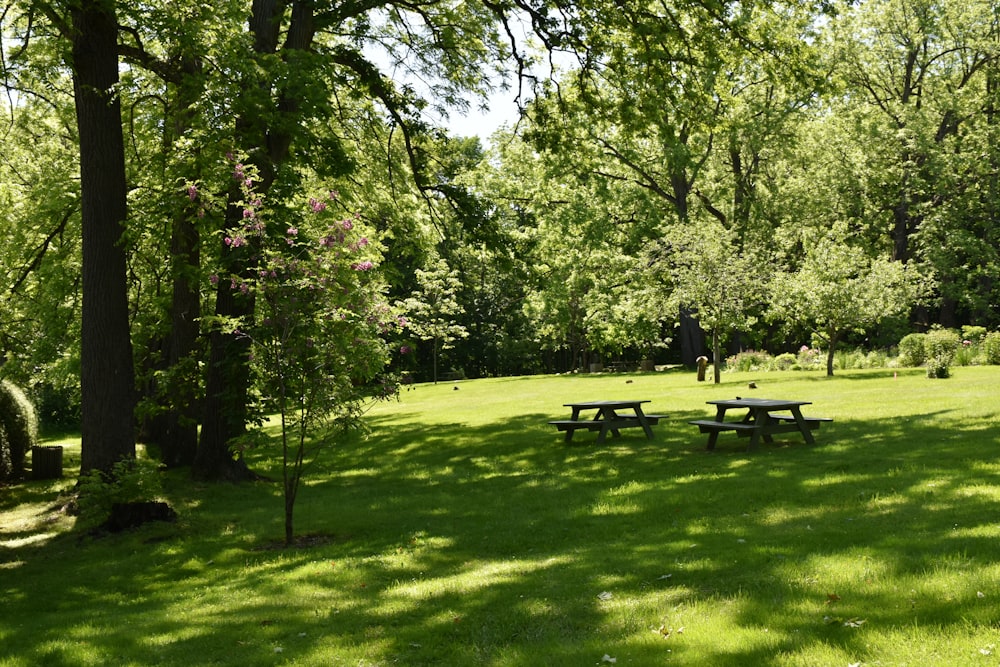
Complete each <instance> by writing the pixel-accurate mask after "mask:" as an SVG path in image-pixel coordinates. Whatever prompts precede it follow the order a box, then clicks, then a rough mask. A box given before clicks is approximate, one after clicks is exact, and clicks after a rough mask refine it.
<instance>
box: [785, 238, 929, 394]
mask: <svg viewBox="0 0 1000 667" xmlns="http://www.w3.org/2000/svg"><path fill="white" fill-rule="evenodd" d="M771 285H772V289H771V305H772V316H773V317H774V318H776V319H778V318H780V319H784V320H786V321H788V322H795V323H799V324H804V325H807V326H811V327H813V329H814V331H815V333H816V336H817V337H819V338H820V339H821V340H822V341H823V342H824V343H826V345H827V356H826V374H827V375H828V376H831V375H833V359H834V352H835V351H836V349H837V343H838V342H839V341H840V339H841V338H842V337H843V336H844V335H845V334H846V333H848V332H850V331H858V332H863V331H864V330H865V329H867V328H868V327H871V326H874V325H876V324H878V323H879V322H881V321H882V320H883V319H884V318H886V317H892V316H894V315H898V314H900V313H902V312H905V311H906V310H908V309H909V308H911V307H912V306H913V305H914V304H915V303H916V301H917V300H918V299H919V298H920V296H921V295H922V293H923V281H922V279H921V278H920V276H918V275H917V273H916V271H914V270H913V269H912V267H910V266H909V265H904V264H902V263H900V262H893V261H891V260H889V259H887V258H875V259H872V258H870V257H868V256H867V255H866V254H865V252H864V251H863V250H861V249H859V248H854V247H852V246H851V245H849V244H848V242H847V241H846V235H843V234H837V233H836V230H835V233H833V234H831V235H830V236H829V237H827V238H824V239H822V240H820V241H819V242H818V243H815V244H813V245H812V246H811V247H809V249H808V251H807V252H806V257H805V259H804V261H803V263H802V266H801V268H799V270H798V271H794V272H788V273H780V274H778V275H777V276H775V278H774V280H773V282H772V283H771Z"/></svg>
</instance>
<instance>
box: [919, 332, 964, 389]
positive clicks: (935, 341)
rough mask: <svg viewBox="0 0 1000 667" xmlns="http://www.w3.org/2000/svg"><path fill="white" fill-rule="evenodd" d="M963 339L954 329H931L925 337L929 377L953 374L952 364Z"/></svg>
mask: <svg viewBox="0 0 1000 667" xmlns="http://www.w3.org/2000/svg"><path fill="white" fill-rule="evenodd" d="M961 342H962V339H961V337H960V336H959V335H958V332H957V331H954V330H953V329H942V328H938V329H931V330H930V331H928V332H927V335H926V337H925V338H924V351H925V354H926V362H927V377H929V378H946V377H949V376H950V375H951V365H952V363H953V362H954V360H955V354H956V352H957V351H958V348H959V345H961Z"/></svg>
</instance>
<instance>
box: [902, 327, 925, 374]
mask: <svg viewBox="0 0 1000 667" xmlns="http://www.w3.org/2000/svg"><path fill="white" fill-rule="evenodd" d="M926 337H927V334H922V333H911V334H908V335H906V336H903V339H902V340H901V341H899V365H900V366H913V367H916V366H922V365H923V364H924V361H925V360H926V359H927V353H926V350H925V345H924V338H926Z"/></svg>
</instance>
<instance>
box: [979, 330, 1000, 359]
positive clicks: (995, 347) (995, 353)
mask: <svg viewBox="0 0 1000 667" xmlns="http://www.w3.org/2000/svg"><path fill="white" fill-rule="evenodd" d="M982 353H983V358H984V359H985V361H986V363H988V364H994V365H998V364H1000V331H991V332H990V333H988V334H986V336H985V337H983V343H982Z"/></svg>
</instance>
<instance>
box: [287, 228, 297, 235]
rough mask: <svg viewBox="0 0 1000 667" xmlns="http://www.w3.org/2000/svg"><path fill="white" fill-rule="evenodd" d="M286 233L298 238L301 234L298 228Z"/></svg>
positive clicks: (290, 229)
mask: <svg viewBox="0 0 1000 667" xmlns="http://www.w3.org/2000/svg"><path fill="white" fill-rule="evenodd" d="M285 233H286V234H288V235H289V236H297V235H298V233H299V230H298V228H297V227H289V228H288V231H287V232H285Z"/></svg>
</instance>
